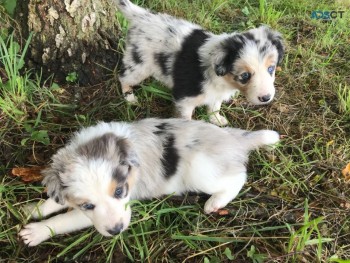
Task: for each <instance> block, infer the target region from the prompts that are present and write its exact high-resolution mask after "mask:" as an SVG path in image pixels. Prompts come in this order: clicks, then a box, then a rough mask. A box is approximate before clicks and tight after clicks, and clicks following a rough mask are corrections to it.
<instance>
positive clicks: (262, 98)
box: [258, 94, 271, 102]
mask: <svg viewBox="0 0 350 263" xmlns="http://www.w3.org/2000/svg"><path fill="white" fill-rule="evenodd" d="M258 99H259V100H260V101H261V102H268V101H269V100H270V99H271V95H270V94H267V95H265V96H262V97H258Z"/></svg>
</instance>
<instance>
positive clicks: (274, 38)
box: [267, 31, 284, 64]
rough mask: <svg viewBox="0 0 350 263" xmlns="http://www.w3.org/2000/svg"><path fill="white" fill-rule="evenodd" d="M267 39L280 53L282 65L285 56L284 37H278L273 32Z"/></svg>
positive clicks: (279, 59) (279, 60) (279, 58)
mask: <svg viewBox="0 0 350 263" xmlns="http://www.w3.org/2000/svg"><path fill="white" fill-rule="evenodd" d="M267 39H268V40H270V41H271V43H272V45H274V46H275V47H276V49H277V52H278V63H277V64H280V63H281V61H282V58H283V55H284V46H283V40H282V37H281V36H279V35H277V34H276V33H273V32H271V31H269V32H268V34H267Z"/></svg>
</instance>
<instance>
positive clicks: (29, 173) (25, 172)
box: [11, 166, 45, 183]
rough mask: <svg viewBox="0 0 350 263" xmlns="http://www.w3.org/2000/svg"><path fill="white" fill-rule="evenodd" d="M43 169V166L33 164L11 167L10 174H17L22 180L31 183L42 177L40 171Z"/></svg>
mask: <svg viewBox="0 0 350 263" xmlns="http://www.w3.org/2000/svg"><path fill="white" fill-rule="evenodd" d="M43 169H45V167H44V166H34V167H28V168H26V167H16V168H12V171H11V173H12V175H13V176H18V177H20V178H21V180H22V181H23V182H26V183H31V182H38V181H41V180H42V179H43V176H42V175H41V171H42V170H43Z"/></svg>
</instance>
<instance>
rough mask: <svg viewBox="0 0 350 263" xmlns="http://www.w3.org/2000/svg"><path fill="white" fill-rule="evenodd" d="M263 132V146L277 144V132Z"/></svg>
mask: <svg viewBox="0 0 350 263" xmlns="http://www.w3.org/2000/svg"><path fill="white" fill-rule="evenodd" d="M263 132H264V135H263V140H264V143H265V144H267V145H273V144H276V143H278V142H279V140H280V135H279V134H278V132H275V131H270V130H265V131H263Z"/></svg>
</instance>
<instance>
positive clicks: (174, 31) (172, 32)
mask: <svg viewBox="0 0 350 263" xmlns="http://www.w3.org/2000/svg"><path fill="white" fill-rule="evenodd" d="M168 31H169V33H170V34H172V35H175V34H176V30H175V28H174V27H172V26H169V27H168Z"/></svg>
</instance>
